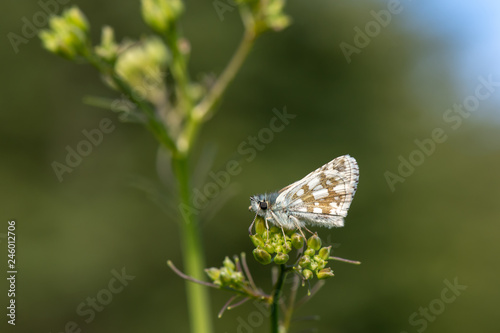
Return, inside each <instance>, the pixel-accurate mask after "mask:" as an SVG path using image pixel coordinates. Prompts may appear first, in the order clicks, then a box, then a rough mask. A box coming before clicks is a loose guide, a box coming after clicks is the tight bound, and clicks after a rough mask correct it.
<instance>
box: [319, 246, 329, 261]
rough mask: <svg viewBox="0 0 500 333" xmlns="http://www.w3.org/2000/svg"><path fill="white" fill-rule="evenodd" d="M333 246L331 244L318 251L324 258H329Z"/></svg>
mask: <svg viewBox="0 0 500 333" xmlns="http://www.w3.org/2000/svg"><path fill="white" fill-rule="evenodd" d="M331 248H332V247H331V246H328V247H323V248H321V249H320V250H319V253H318V255H319V257H320V258H321V259H323V260H328V257H330V250H331Z"/></svg>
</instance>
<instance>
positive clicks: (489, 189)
mask: <svg viewBox="0 0 500 333" xmlns="http://www.w3.org/2000/svg"><path fill="white" fill-rule="evenodd" d="M71 4H76V5H78V6H80V7H81V8H82V10H83V11H84V12H85V13H86V15H87V16H88V17H89V20H90V22H91V24H92V27H93V37H94V38H95V40H98V37H99V34H100V27H101V26H103V25H104V24H109V25H112V26H113V27H115V31H116V32H117V34H118V38H119V39H121V38H123V37H125V36H129V37H134V38H138V37H140V36H141V35H142V34H144V33H146V32H148V29H147V27H146V26H145V24H144V23H143V22H142V20H141V15H140V12H139V1H127V2H117V1H95V0H87V1H71ZM387 6H388V2H386V1H349V0H341V1H319V0H314V1H291V2H290V3H289V4H287V10H286V12H287V13H288V14H289V15H290V16H291V17H292V18H293V24H292V25H291V26H290V27H289V28H287V29H286V30H285V31H283V32H281V33H268V34H266V35H264V36H263V37H262V38H261V39H259V40H258V41H257V43H256V45H255V48H254V49H253V51H252V53H251V54H250V57H249V58H248V59H247V61H246V63H245V64H244V66H243V68H242V70H241V72H240V73H239V74H238V76H237V78H236V80H235V82H234V83H233V85H232V86H231V87H230V89H229V90H228V92H227V95H226V97H225V99H224V101H223V103H222V104H221V106H220V110H219V112H218V113H217V115H216V116H215V117H214V118H213V119H212V120H211V121H210V122H209V123H208V124H207V125H206V126H205V127H204V129H203V132H202V133H201V138H200V140H199V145H198V147H197V153H196V159H195V160H194V161H193V164H194V165H195V166H197V167H199V169H202V170H203V169H208V170H212V171H214V172H216V171H219V170H222V169H223V168H224V167H225V163H226V162H227V161H228V160H231V159H234V158H238V157H240V158H241V156H239V155H238V152H237V147H238V145H239V144H241V143H242V142H243V141H245V140H247V138H248V136H249V135H256V134H257V133H259V131H260V130H261V129H262V128H264V127H267V126H268V124H269V121H270V119H271V118H272V116H273V113H272V109H273V108H277V109H279V110H281V109H283V107H284V106H286V108H287V110H288V112H289V113H291V114H294V115H296V118H295V119H293V120H291V122H290V124H289V125H288V126H286V128H285V130H283V131H282V132H280V133H277V134H276V135H275V137H274V139H273V140H272V142H270V143H269V144H267V145H266V146H265V149H264V150H263V151H260V152H258V154H257V156H256V158H255V159H254V160H253V161H252V162H251V163H244V164H243V169H242V172H241V173H240V174H239V175H238V176H235V177H232V179H231V185H230V186H229V187H228V188H227V189H226V191H224V193H223V194H221V195H220V196H218V197H217V198H216V199H215V200H214V201H213V202H212V203H211V204H210V207H209V209H208V210H207V211H206V212H203V213H202V216H203V238H204V239H203V240H204V246H205V249H206V251H205V253H206V257H207V266H219V265H220V264H221V261H222V259H223V258H224V256H226V255H233V254H237V253H240V252H242V251H245V252H247V253H248V254H249V253H250V251H251V250H252V244H251V243H250V241H249V240H248V236H247V228H248V225H249V223H250V222H251V221H252V218H253V215H252V214H250V213H249V212H248V211H247V207H248V204H249V201H248V198H249V196H250V195H252V194H256V193H261V192H265V191H273V190H277V189H279V188H281V187H283V186H285V185H288V184H289V183H291V182H292V181H295V180H297V179H299V178H300V177H302V176H304V175H305V174H306V173H308V172H309V171H311V170H313V169H315V168H316V167H319V166H321V165H322V164H324V163H326V162H328V161H329V160H331V159H333V158H334V157H336V156H340V155H343V154H351V155H352V156H354V157H355V158H356V159H357V160H358V163H359V167H360V183H359V188H358V192H357V194H356V197H355V199H354V202H353V204H352V206H351V210H350V213H349V216H348V218H347V220H346V226H345V227H344V228H342V229H335V230H328V229H321V230H319V231H320V235H321V236H322V238H324V239H327V240H328V241H329V242H330V244H333V245H334V248H335V254H336V255H338V256H342V257H346V258H351V259H357V260H360V261H362V262H363V264H362V265H361V266H352V265H348V264H343V263H335V264H334V271H335V273H336V276H335V277H334V278H333V279H331V280H329V281H327V282H328V283H327V284H326V286H325V287H324V288H323V289H322V292H321V293H319V294H318V295H316V297H315V298H314V299H313V300H312V301H311V302H309V303H307V304H306V305H305V306H303V307H302V308H301V309H300V310H299V311H298V312H297V316H298V317H300V316H308V315H319V316H320V320H319V321H317V322H312V323H311V322H306V323H301V322H298V323H296V325H295V330H296V331H297V332H298V331H300V330H301V329H306V328H311V327H313V328H316V329H317V331H319V332H352V333H358V332H384V333H385V332H417V331H418V330H420V331H421V332H422V331H427V332H472V331H473V332H498V331H499V330H500V324H499V323H498V320H497V318H496V315H497V313H498V299H499V298H500V291H499V287H498V281H499V273H500V270H499V267H498V253H499V251H500V242H499V238H498V236H499V231H500V226H499V223H498V222H499V216H500V208H499V204H498V200H499V197H500V176H499V165H500V132H499V125H500V116H499V113H498V111H499V103H500V91H496V90H495V91H494V92H493V93H492V95H491V97H489V98H488V99H486V100H484V101H481V103H480V105H479V108H478V110H477V111H476V112H474V113H472V114H471V115H470V116H469V117H468V118H463V119H462V120H463V121H462V123H461V124H460V126H458V128H456V129H453V128H452V127H451V126H450V123H449V122H446V121H445V120H444V119H443V115H444V114H445V112H447V111H446V110H448V109H450V108H452V107H453V105H454V104H461V103H463V102H464V100H465V99H466V98H467V97H468V96H471V95H473V94H474V92H475V88H476V87H477V85H478V84H479V80H478V77H484V78H487V77H488V76H492V78H493V80H494V81H500V70H499V64H500V62H499V60H498V59H500V37H499V36H500V23H498V19H497V18H498V17H499V14H500V5H499V4H498V2H497V1H495V0H489V1H487V0H480V1H453V0H439V1H430V0H428V1H409V0H402V1H401V6H402V8H403V10H402V12H401V13H400V14H398V15H394V16H393V17H392V20H391V22H390V24H388V25H387V26H386V27H383V28H382V29H381V31H380V32H379V33H378V34H377V35H376V36H375V37H373V38H371V41H370V43H369V45H368V46H366V47H365V48H362V49H361V51H360V52H359V53H354V54H352V56H351V61H350V63H348V62H347V61H346V58H345V57H344V55H343V53H342V50H341V48H340V46H339V45H340V44H341V43H342V42H346V43H349V44H351V45H353V44H354V43H353V39H354V36H355V34H356V33H355V30H354V28H355V27H359V28H360V29H364V28H365V25H366V24H367V23H368V22H370V21H372V20H373V17H372V15H371V14H370V11H372V10H375V11H378V10H381V9H386V8H387ZM1 7H2V13H3V14H2V25H1V27H0V30H1V35H2V36H4V38H3V42H2V47H1V48H0V53H1V59H2V62H1V65H0V66H1V73H2V81H1V85H2V87H1V89H0V101H1V103H2V104H1V105H2V106H1V112H0V154H1V163H0V180H1V189H2V190H1V192H0V203H1V207H2V210H1V218H0V221H1V223H0V226H1V227H0V237H1V238H0V241H1V243H0V248H1V252H2V256H1V257H2V260H1V265H0V267H2V271H6V266H5V264H6V261H7V258H6V257H7V251H6V239H5V233H6V232H7V221H8V220H9V219H13V218H14V219H16V221H17V235H18V238H17V247H18V252H17V259H18V271H19V274H18V281H17V287H18V293H17V298H16V299H17V304H18V311H17V325H16V327H15V328H12V327H10V326H9V327H7V325H6V317H5V315H4V314H2V317H3V319H2V323H1V324H0V325H2V327H6V328H5V329H10V331H17V332H63V331H64V329H65V325H66V323H67V322H69V321H74V322H76V323H77V324H78V325H79V326H80V328H81V329H82V331H83V332H188V326H189V323H188V317H187V307H186V301H185V289H184V282H183V281H182V280H181V279H180V278H179V277H177V276H176V275H175V274H173V273H172V271H170V270H169V269H168V267H167V265H166V264H165V262H166V260H167V259H170V260H172V261H173V262H174V263H177V264H178V266H179V267H181V268H182V265H181V262H182V261H181V254H180V246H179V237H178V228H177V224H176V221H175V219H174V218H173V216H174V215H175V213H176V212H175V211H172V208H171V207H172V206H173V207H175V206H176V205H175V202H174V201H173V200H174V199H173V198H171V197H168V195H167V196H166V197H165V200H164V201H163V202H164V203H166V204H165V205H161V204H160V205H159V204H158V202H155V201H158V200H159V199H158V196H157V195H156V194H155V193H156V191H157V188H159V184H160V183H161V182H160V180H159V179H158V176H157V173H156V163H157V162H156V154H157V144H156V142H155V141H154V139H153V138H152V136H151V135H150V134H149V133H147V132H146V131H145V130H144V129H143V128H142V127H140V126H137V125H134V124H126V123H120V122H119V120H118V119H117V117H116V115H115V114H112V113H111V112H108V111H105V110H101V109H98V108H96V107H92V106H89V105H86V104H84V103H83V102H82V101H83V98H84V97H85V96H105V97H110V98H116V97H118V96H116V95H115V94H114V93H113V92H111V91H109V90H108V89H107V88H106V87H104V85H103V84H102V82H101V80H100V79H99V77H98V75H97V73H96V72H95V71H94V70H93V69H91V68H90V67H89V66H86V65H75V64H73V63H70V62H68V61H65V60H62V59H60V58H57V57H55V56H53V55H51V54H49V53H48V52H46V51H44V50H42V48H41V45H40V42H39V40H38V39H37V38H32V39H30V40H29V42H28V43H27V44H22V45H20V46H19V52H17V53H15V52H14V50H13V48H12V46H11V45H10V43H9V41H8V39H7V37H6V36H7V33H9V32H14V33H17V34H20V33H21V32H20V31H21V27H22V24H23V22H22V18H23V17H27V18H31V17H32V15H33V14H35V13H36V12H38V11H39V10H40V7H39V5H37V3H36V2H35V1H32V2H27V1H25V2H5V3H2V5H1ZM186 9H187V10H186V13H185V15H184V16H183V19H182V25H183V31H184V34H185V36H186V37H187V38H188V39H189V40H190V42H191V46H192V57H191V63H190V70H191V75H192V77H195V78H202V77H203V75H204V74H210V73H219V72H220V71H221V69H222V68H223V67H224V65H225V64H226V62H227V61H228V59H229V57H230V55H231V54H232V51H233V50H234V49H235V47H236V45H237V43H238V41H239V38H240V36H241V32H242V27H241V22H240V18H239V15H238V13H237V10H234V11H228V12H226V13H224V16H223V18H224V19H223V20H221V19H220V17H219V15H218V14H217V12H216V11H215V9H214V7H213V3H212V1H194V0H189V1H186ZM497 89H498V88H497ZM103 118H109V119H111V120H112V122H113V124H114V125H115V126H116V127H115V130H114V131H113V132H112V133H110V134H106V135H105V137H104V140H103V143H102V144H100V145H99V146H98V147H96V148H95V149H94V150H93V152H92V154H90V156H88V157H85V158H84V160H83V162H82V163H81V164H80V165H79V166H78V167H77V168H75V170H74V171H73V172H72V173H71V174H66V175H65V176H64V180H63V182H59V181H58V180H57V178H56V176H55V174H54V171H53V170H52V167H51V163H52V162H53V161H60V162H62V161H63V160H64V158H65V156H66V151H65V147H66V146H67V145H69V146H71V147H75V146H76V144H77V143H78V142H79V141H80V140H82V139H84V137H83V135H82V133H81V131H82V130H84V129H87V130H91V129H94V128H96V127H97V125H98V123H99V122H100V121H101V119H103ZM436 128H442V129H443V130H444V131H445V133H446V135H447V140H446V141H445V142H443V143H439V144H437V145H436V148H435V152H434V153H432V154H430V156H426V157H425V160H424V162H423V163H422V164H421V165H419V166H417V167H415V170H414V172H413V173H412V174H411V175H410V176H408V177H406V178H405V181H404V182H400V183H397V184H395V190H394V191H392V190H391V188H390V186H389V185H388V182H387V181H386V172H388V171H389V172H392V173H395V174H397V172H398V165H399V163H400V160H399V158H400V156H402V157H404V158H406V159H408V157H409V155H410V154H411V153H412V152H414V151H415V149H417V146H416V144H415V142H414V141H415V140H424V139H427V138H430V137H431V133H432V131H433V130H434V129H436ZM210 160H212V162H210ZM200 185H203V182H200V183H198V185H197V186H200ZM170 190H174V189H172V188H170ZM167 192H168V191H167ZM159 201H160V202H162V200H161V199H160V200H159ZM214 208H217V209H216V210H215V209H214ZM172 213H173V214H174V215H173V214H172ZM249 262H250V266H251V269H252V271H253V272H254V275H255V276H256V279H257V280H258V281H259V283H260V284H261V285H262V286H263V287H264V288H267V290H269V288H270V287H271V286H270V282H269V281H270V279H269V276H270V268H269V267H262V266H260V265H257V264H256V263H255V261H254V259H253V258H252V257H251V256H250V258H249ZM124 267H125V269H126V272H127V274H129V275H133V276H135V279H134V280H133V281H130V282H129V285H128V286H126V287H125V288H124V290H123V291H122V292H121V293H118V294H116V295H114V297H113V300H112V302H111V303H110V304H109V305H107V306H105V307H104V309H103V310H102V311H101V312H97V313H96V316H95V318H94V319H93V320H92V321H91V322H90V323H85V321H84V319H85V318H87V317H82V316H79V315H78V314H77V313H76V309H77V307H78V306H79V304H80V303H82V302H85V301H86V299H87V297H95V296H96V294H97V293H98V292H99V291H100V290H102V289H103V288H106V287H107V285H108V282H109V281H110V279H111V278H112V273H111V271H112V270H113V269H115V270H118V271H121V269H122V268H124ZM2 275H4V274H2ZM446 279H447V280H449V281H453V280H454V279H458V283H459V284H461V285H466V286H467V289H466V290H464V291H462V293H461V294H460V296H458V297H457V298H456V300H455V301H453V302H452V303H450V304H446V305H445V308H444V310H443V309H441V310H440V311H439V312H440V313H439V315H437V316H436V318H435V319H434V320H433V321H431V320H429V321H427V324H426V327H425V329H423V328H424V327H423V324H418V325H416V324H413V325H412V324H411V323H410V322H409V317H410V316H411V315H412V314H413V313H414V312H418V311H419V308H421V307H422V308H425V307H428V306H429V304H434V306H436V304H437V303H436V301H435V300H436V299H440V298H441V293H442V291H443V290H444V289H445V287H446V285H445V283H444V280H446ZM0 281H1V282H0V290H1V292H0V295H1V297H0V299H2V302H1V304H2V308H3V309H4V310H3V311H5V306H6V305H7V303H6V290H7V285H6V283H5V281H6V280H5V279H0ZM302 292H304V290H302ZM211 295H212V296H213V298H212V312H213V317H214V322H215V328H216V332H247V331H248V330H247V331H245V330H244V329H243V328H241V327H239V326H240V325H241V324H240V320H239V319H238V318H243V319H244V320H246V318H247V317H248V315H249V314H250V313H252V312H254V311H256V308H255V307H254V306H253V305H252V304H250V303H248V304H246V305H244V306H242V307H240V308H237V309H235V310H232V311H229V312H226V313H225V314H224V316H223V317H222V318H221V319H216V315H217V312H218V311H219V309H220V307H222V306H223V304H224V303H225V302H226V300H227V298H228V297H229V294H226V293H224V292H220V291H216V290H213V291H211ZM419 318H422V317H421V316H418V317H416V319H419ZM3 331H4V328H2V332H3ZM267 331H268V323H267V320H266V322H265V323H264V324H262V325H260V326H258V327H255V328H252V332H267Z"/></svg>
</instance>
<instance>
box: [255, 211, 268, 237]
mask: <svg viewBox="0 0 500 333" xmlns="http://www.w3.org/2000/svg"><path fill="white" fill-rule="evenodd" d="M266 230H267V229H266V223H265V222H264V219H263V218H262V217H260V216H257V219H256V220H255V233H256V234H257V235H263V234H264V232H265V231H266Z"/></svg>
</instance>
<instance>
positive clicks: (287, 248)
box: [283, 242, 292, 253]
mask: <svg viewBox="0 0 500 333" xmlns="http://www.w3.org/2000/svg"><path fill="white" fill-rule="evenodd" d="M283 250H284V251H283V252H285V253H288V252H290V251H292V242H285V244H283Z"/></svg>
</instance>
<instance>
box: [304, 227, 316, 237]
mask: <svg viewBox="0 0 500 333" xmlns="http://www.w3.org/2000/svg"><path fill="white" fill-rule="evenodd" d="M304 229H306V230H307V231H309V233H310V234H311V235H314V232H312V231H311V230H309V229H307V227H306V226H304Z"/></svg>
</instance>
